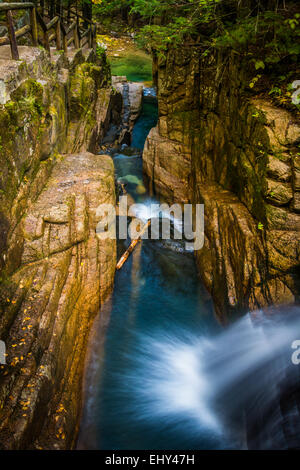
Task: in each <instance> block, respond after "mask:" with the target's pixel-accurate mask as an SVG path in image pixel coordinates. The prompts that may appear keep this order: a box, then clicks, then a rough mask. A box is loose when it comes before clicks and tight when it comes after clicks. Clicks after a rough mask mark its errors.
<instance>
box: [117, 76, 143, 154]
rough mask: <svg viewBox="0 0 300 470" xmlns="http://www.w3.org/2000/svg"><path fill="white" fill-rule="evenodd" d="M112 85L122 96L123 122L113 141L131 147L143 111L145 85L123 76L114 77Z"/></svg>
mask: <svg viewBox="0 0 300 470" xmlns="http://www.w3.org/2000/svg"><path fill="white" fill-rule="evenodd" d="M112 85H113V87H114V88H115V89H116V91H117V93H118V94H119V95H121V96H122V111H121V112H122V120H121V122H120V126H119V128H116V129H115V134H114V135H113V139H111V140H114V144H118V145H123V144H125V145H128V146H129V145H130V143H131V133H132V130H133V126H134V124H135V122H136V120H137V118H138V117H139V115H140V112H141V109H142V100H143V84H142V83H134V82H128V80H127V78H126V77H123V76H113V77H112Z"/></svg>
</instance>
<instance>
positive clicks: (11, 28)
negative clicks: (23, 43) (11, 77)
mask: <svg viewBox="0 0 300 470" xmlns="http://www.w3.org/2000/svg"><path fill="white" fill-rule="evenodd" d="M6 19H7V29H8V37H9V42H10V49H11V56H12V58H13V59H14V60H19V59H20V57H19V51H18V45H17V39H16V34H15V29H14V23H13V17H12V13H11V10H7V12H6Z"/></svg>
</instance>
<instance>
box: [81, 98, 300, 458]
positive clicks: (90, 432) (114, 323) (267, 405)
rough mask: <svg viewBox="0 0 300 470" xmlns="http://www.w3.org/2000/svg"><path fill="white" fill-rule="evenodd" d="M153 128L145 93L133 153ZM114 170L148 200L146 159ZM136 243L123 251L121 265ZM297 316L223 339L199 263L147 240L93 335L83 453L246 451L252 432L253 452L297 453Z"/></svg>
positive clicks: (119, 277) (120, 159)
mask: <svg viewBox="0 0 300 470" xmlns="http://www.w3.org/2000/svg"><path fill="white" fill-rule="evenodd" d="M149 95H150V97H149ZM151 96H152V97H151ZM156 120H157V104H156V101H155V100H154V99H153V92H152V91H151V89H146V90H145V97H144V103H143V109H142V114H141V116H140V118H139V120H138V122H137V123H136V125H135V129H134V132H133V141H132V147H134V148H140V149H142V148H143V145H144V141H145V138H146V136H147V134H148V132H149V130H150V129H151V127H153V126H154V125H155V124H156ZM126 153H128V152H126ZM114 163H115V168H116V174H117V177H118V179H119V180H121V181H122V182H126V185H127V186H126V188H127V190H128V192H129V194H130V195H131V196H132V197H133V198H134V199H135V201H138V202H149V201H150V198H149V196H148V195H147V193H144V194H143V191H141V190H140V188H141V187H143V175H142V160H141V156H140V154H138V153H137V154H133V155H131V156H128V155H125V154H122V153H117V154H115V155H114ZM138 188H139V189H138ZM128 244H129V240H127V241H126V242H124V241H119V242H118V256H120V255H121V254H122V253H123V252H124V251H125V249H126V248H127V247H128ZM296 313H298V315H292V316H291V321H289V322H282V321H281V320H278V321H276V322H274V321H268V319H267V318H266V317H265V316H264V315H262V314H259V315H258V320H257V321H253V318H250V316H249V315H247V316H245V317H244V318H242V319H241V320H239V321H237V322H236V323H235V324H233V325H231V326H229V327H228V328H227V329H225V330H223V328H221V326H220V325H219V324H218V323H217V321H216V319H215V316H214V310H213V305H212V301H211V299H210V297H209V295H208V294H207V292H206V290H205V289H204V287H203V286H202V285H201V282H200V281H199V279H198V277H197V273H196V267H195V263H194V259H193V255H192V254H190V253H187V252H185V251H184V250H183V249H182V247H180V246H178V244H176V242H172V241H170V242H169V243H164V242H162V241H160V240H156V241H150V240H144V241H143V243H141V244H139V245H138V247H137V248H136V250H135V251H134V253H133V254H132V255H131V257H130V258H129V260H128V261H127V263H126V264H125V265H124V266H123V268H122V269H121V270H120V271H119V272H117V274H116V280H115V287H114V293H113V296H112V298H111V299H110V301H108V302H107V303H106V304H105V306H104V308H103V310H102V312H101V315H99V317H98V318H97V319H96V321H95V324H94V327H93V332H92V337H91V339H90V347H89V353H88V359H87V368H86V376H85V391H84V412H83V418H82V422H81V430H80V436H79V442H78V448H79V449H110V450H122V449H227V448H238V449H240V448H246V446H247V444H246V433H248V444H249V442H250V444H251V442H252V445H253V447H255V448H259V447H261V446H262V447H263V448H272V447H273V448H274V447H275V448H285V447H289V446H291V447H297V437H295V429H297V426H298V429H299V425H298V422H299V418H298V411H297V410H298V408H297V407H298V405H297V403H299V400H298V398H299V397H297V393H298V392H297V390H298V387H296V385H295V384H296V382H297V381H298V380H299V377H298V375H299V372H298V368H297V366H295V365H294V364H293V363H292V361H291V354H292V349H291V343H292V341H294V340H295V339H298V338H297V332H298V331H299V333H300V315H299V310H298V312H296ZM298 336H299V337H300V334H299V335H298ZM298 367H300V366H298ZM287 390H289V395H288V400H285V401H284V402H283V403H282V404H280V396H281V395H282V394H283V395H284V393H286V394H287ZM290 390H292V392H290ZM284 406H285V411H286V413H285V414H283V408H284ZM257 423H259V426H260V427H259V433H260V436H262V438H258V436H257V434H258V431H257ZM287 435H288V436H289V442H288V443H287ZM252 438H253V439H252ZM251 439H252V441H251ZM262 441H263V444H261V442H262Z"/></svg>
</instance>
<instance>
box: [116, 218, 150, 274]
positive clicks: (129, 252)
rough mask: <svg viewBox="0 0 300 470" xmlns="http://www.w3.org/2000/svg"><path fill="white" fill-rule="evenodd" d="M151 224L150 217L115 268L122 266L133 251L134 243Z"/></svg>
mask: <svg viewBox="0 0 300 470" xmlns="http://www.w3.org/2000/svg"><path fill="white" fill-rule="evenodd" d="M150 225H151V219H150V220H148V222H147V223H146V224H145V225H144V227H143V228H142V230H141V231H140V233H139V236H138V238H135V239H134V240H132V242H131V244H130V246H129V248H128V249H127V250H126V251H125V253H124V255H122V256H121V258H120V260H119V262H118V264H117V267H116V269H117V270H119V269H121V268H122V266H123V265H124V263H126V261H127V260H128V258H129V256H130V255H131V253H132V252H133V250H134V249H135V247H136V245H137V244H138V243H139V241H140V240H141V238H142V236H143V235H144V233H145V232H146V230H147V229H148V227H150Z"/></svg>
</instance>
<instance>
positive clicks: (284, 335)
mask: <svg viewBox="0 0 300 470" xmlns="http://www.w3.org/2000/svg"><path fill="white" fill-rule="evenodd" d="M253 319H254V320H253ZM297 339H300V308H294V309H289V310H287V311H283V312H282V313H281V315H280V316H277V315H275V316H274V315H273V316H270V318H268V317H266V316H265V315H263V314H262V313H261V312H256V313H255V314H254V316H253V318H251V317H250V315H246V316H245V317H244V318H242V319H240V320H239V321H237V322H236V323H235V324H233V325H231V326H229V327H228V328H226V329H225V330H224V332H222V333H221V334H219V335H217V336H215V337H213V338H199V337H197V336H196V334H194V333H193V332H191V331H186V332H182V331H178V334H176V332H173V333H166V332H165V331H162V332H159V331H157V332H156V333H155V335H152V336H147V335H143V334H141V336H140V340H139V345H140V346H139V347H138V348H137V350H136V351H134V352H133V354H132V362H133V364H134V366H133V368H132V373H131V374H130V375H129V374H127V375H125V376H124V377H123V378H122V380H123V386H124V388H125V389H127V392H128V390H129V393H132V394H133V395H134V397H135V400H134V406H133V409H132V413H134V414H135V415H136V416H138V419H141V420H150V421H155V420H157V421H161V420H162V419H163V420H164V421H165V422H169V423H174V424H176V421H178V422H180V420H182V419H184V420H185V423H188V424H185V425H186V428H187V429H186V432H188V433H189V432H191V431H193V432H194V433H198V432H200V431H201V430H203V429H207V430H210V431H211V432H213V433H214V434H216V435H218V434H219V435H223V434H227V437H229V434H230V433H228V428H230V429H232V431H233V432H232V436H230V438H229V439H231V442H233V440H234V439H236V438H238V437H237V436H234V432H235V430H236V428H235V424H237V430H238V431H237V432H239V433H240V432H241V424H242V422H243V419H244V417H245V412H246V417H247V421H248V423H249V422H250V427H251V423H252V421H253V423H255V422H258V423H259V422H261V421H263V422H262V423H261V424H260V426H262V427H261V428H260V432H261V434H262V436H264V437H263V439H264V444H263V445H264V446H265V448H272V447H274V445H275V448H276V446H279V447H277V448H284V447H286V446H292V447H293V446H296V445H297V443H295V439H296V438H295V436H296V435H297V432H298V431H299V429H300V427H299V416H298V414H297V409H296V408H297V407H296V408H293V407H291V409H288V410H287V413H286V414H284V413H282V411H283V410H282V409H281V408H280V398H281V396H282V395H284V394H286V393H288V392H289V391H293V389H295V388H299V367H300V365H299V366H297V365H296V364H294V363H293V362H292V355H293V353H294V352H295V351H294V349H292V344H293V342H294V341H295V340H297ZM299 356H300V354H299ZM288 404H291V405H292V402H291V400H290V401H288ZM290 419H292V421H293V423H294V424H293V423H290V422H289V420H290ZM293 426H294V429H291V428H293ZM285 428H287V429H288V434H289V436H288V442H287V441H286V440H287V436H286V433H285V432H284V429H285ZM240 439H241V440H242V436H241V435H240ZM250 439H251V429H250ZM296 440H297V439H296ZM240 445H242V444H240Z"/></svg>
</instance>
